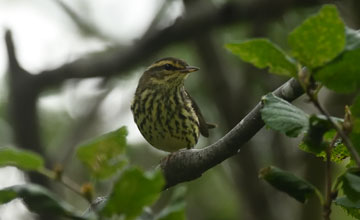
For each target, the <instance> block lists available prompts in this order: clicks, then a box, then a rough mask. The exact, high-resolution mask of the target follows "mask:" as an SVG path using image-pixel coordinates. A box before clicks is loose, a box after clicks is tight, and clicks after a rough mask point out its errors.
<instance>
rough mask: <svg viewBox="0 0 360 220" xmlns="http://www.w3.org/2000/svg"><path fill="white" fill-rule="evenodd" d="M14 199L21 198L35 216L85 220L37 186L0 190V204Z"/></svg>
mask: <svg viewBox="0 0 360 220" xmlns="http://www.w3.org/2000/svg"><path fill="white" fill-rule="evenodd" d="M15 198H21V199H22V200H23V201H24V203H25V205H26V206H27V208H28V209H29V210H30V211H32V212H35V213H37V214H41V215H47V216H57V217H60V216H63V217H68V218H71V219H76V220H81V219H85V218H83V217H81V214H79V213H76V212H75V211H74V209H73V208H72V207H71V206H70V205H69V204H68V203H66V202H64V201H62V200H60V199H59V198H57V197H56V196H55V195H53V194H52V193H51V192H49V191H48V190H47V189H46V188H44V187H42V186H39V185H35V184H26V185H15V186H11V187H7V188H4V189H1V190H0V204H5V203H7V202H10V201H11V200H13V199H15Z"/></svg>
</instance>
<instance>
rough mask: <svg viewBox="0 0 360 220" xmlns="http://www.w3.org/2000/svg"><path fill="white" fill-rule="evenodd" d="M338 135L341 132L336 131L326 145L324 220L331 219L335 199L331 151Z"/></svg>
mask: <svg viewBox="0 0 360 220" xmlns="http://www.w3.org/2000/svg"><path fill="white" fill-rule="evenodd" d="M338 137H339V133H336V135H335V137H334V138H333V139H332V141H331V143H330V144H329V146H327V147H326V170H325V175H326V183H325V188H326V194H325V203H324V205H323V215H324V220H330V213H331V202H332V200H333V196H332V190H331V185H332V184H331V183H332V177H331V151H332V148H333V147H334V145H335V142H336V140H337V139H338Z"/></svg>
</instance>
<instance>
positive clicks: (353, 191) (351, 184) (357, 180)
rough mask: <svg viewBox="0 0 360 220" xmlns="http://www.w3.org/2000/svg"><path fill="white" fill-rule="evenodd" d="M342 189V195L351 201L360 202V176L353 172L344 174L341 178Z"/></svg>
mask: <svg viewBox="0 0 360 220" xmlns="http://www.w3.org/2000/svg"><path fill="white" fill-rule="evenodd" d="M341 181H342V189H343V191H344V194H345V195H346V196H347V198H349V199H350V200H351V201H354V202H356V201H359V200H360V176H359V175H358V174H357V173H354V172H350V171H348V172H346V173H345V174H343V175H342V176H341Z"/></svg>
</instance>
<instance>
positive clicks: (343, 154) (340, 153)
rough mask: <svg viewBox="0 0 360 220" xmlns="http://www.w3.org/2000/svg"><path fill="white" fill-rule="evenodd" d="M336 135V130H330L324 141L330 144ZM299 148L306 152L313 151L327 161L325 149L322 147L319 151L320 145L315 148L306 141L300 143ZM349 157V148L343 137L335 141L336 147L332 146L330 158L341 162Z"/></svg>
mask: <svg viewBox="0 0 360 220" xmlns="http://www.w3.org/2000/svg"><path fill="white" fill-rule="evenodd" d="M335 135H336V131H335V130H330V131H328V132H326V133H325V134H324V136H323V141H324V142H326V144H329V143H330V142H331V141H332V140H333V138H334V137H335ZM299 148H300V149H301V150H303V151H305V152H308V153H312V154H314V155H315V156H317V157H320V158H322V159H323V160H324V161H326V152H325V149H322V150H321V151H320V152H319V147H315V148H313V147H311V146H309V145H307V144H306V143H304V142H303V143H301V144H300V145H299ZM348 157H350V153H349V151H348V150H347V148H346V146H345V145H344V144H343V143H342V142H341V139H340V138H339V139H338V140H337V141H336V142H335V145H334V147H333V148H332V151H331V158H330V160H331V161H332V162H335V163H341V162H343V161H344V159H346V158H348Z"/></svg>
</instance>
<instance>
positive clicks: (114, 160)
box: [0, 127, 185, 220]
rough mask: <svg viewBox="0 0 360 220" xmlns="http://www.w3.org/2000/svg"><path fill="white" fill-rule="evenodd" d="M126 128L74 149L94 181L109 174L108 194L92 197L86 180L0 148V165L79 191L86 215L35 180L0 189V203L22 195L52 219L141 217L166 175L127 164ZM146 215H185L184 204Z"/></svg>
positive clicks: (171, 219)
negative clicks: (74, 181)
mask: <svg viewBox="0 0 360 220" xmlns="http://www.w3.org/2000/svg"><path fill="white" fill-rule="evenodd" d="M126 135H127V130H126V128H125V127H121V128H120V129H118V130H116V131H113V132H109V133H107V134H104V135H102V136H100V137H97V138H95V139H94V140H92V141H90V142H88V144H83V145H81V146H80V147H79V148H78V151H77V154H76V155H77V157H78V159H79V160H80V161H81V162H83V163H84V165H85V166H87V167H88V168H89V172H90V174H91V176H92V177H93V178H94V179H96V180H103V179H104V178H110V177H112V179H113V180H114V181H113V184H114V186H113V189H112V191H110V193H109V196H108V197H106V198H100V199H96V200H93V198H92V195H93V194H94V193H95V192H93V187H92V185H91V184H84V185H83V186H82V187H81V189H76V188H74V186H73V185H71V184H70V183H69V182H68V181H67V180H66V178H64V177H63V176H62V175H63V174H62V173H61V172H59V170H56V169H55V170H48V169H46V168H45V167H44V160H43V158H42V157H41V156H40V155H37V154H35V153H32V152H28V151H24V150H17V149H15V148H3V149H0V165H1V166H15V167H17V168H19V169H22V170H26V171H36V172H38V173H40V174H42V175H45V176H47V177H49V178H51V179H53V180H55V181H59V182H61V183H63V184H64V185H65V186H67V187H69V188H71V189H72V190H74V191H75V192H76V193H78V194H80V195H82V196H83V197H84V199H87V200H88V201H89V202H90V203H91V204H92V206H91V208H89V210H88V211H87V212H86V214H85V215H81V214H79V213H81V211H80V210H76V209H75V208H74V207H72V206H71V205H70V204H68V203H67V202H65V201H64V200H62V199H60V198H58V197H57V196H56V195H53V194H52V193H51V192H49V191H48V190H47V189H45V188H43V187H41V186H39V185H34V184H25V185H16V186H11V187H8V188H4V189H1V190H0V204H5V203H8V202H10V201H12V200H14V199H16V198H21V199H22V200H23V201H24V203H25V204H26V206H27V207H28V208H29V210H30V211H32V212H35V213H37V214H40V215H43V216H48V217H51V216H52V217H55V216H64V217H67V218H70V219H116V218H120V219H136V218H137V217H139V216H142V215H143V214H144V213H145V212H144V210H145V209H146V207H147V206H150V205H152V204H153V203H154V202H155V201H156V200H157V198H159V196H160V194H161V191H162V189H163V187H164V184H165V183H164V178H163V176H162V173H161V172H160V171H159V170H155V171H149V172H144V171H142V170H141V169H139V168H136V167H132V166H126V164H127V160H126V156H125V148H126ZM150 219H154V220H155V219H161V220H182V219H185V215H184V206H183V205H179V204H177V205H170V206H169V207H168V208H165V209H164V210H163V211H162V212H161V213H160V214H159V216H153V215H151V218H150Z"/></svg>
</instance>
